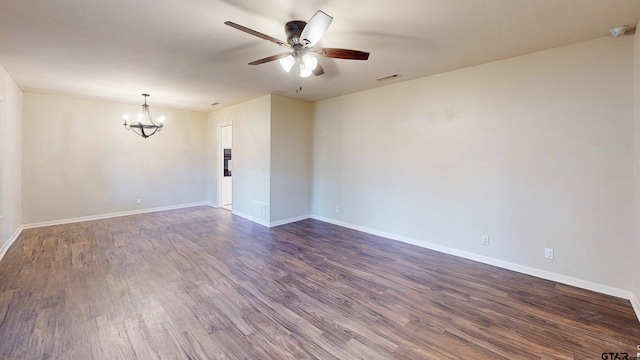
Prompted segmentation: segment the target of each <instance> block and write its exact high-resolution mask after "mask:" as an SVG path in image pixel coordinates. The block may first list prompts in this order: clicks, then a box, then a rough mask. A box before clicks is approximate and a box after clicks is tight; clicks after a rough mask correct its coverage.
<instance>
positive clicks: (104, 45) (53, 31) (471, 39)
mask: <svg viewBox="0 0 640 360" xmlns="http://www.w3.org/2000/svg"><path fill="white" fill-rule="evenodd" d="M318 9H321V10H323V11H324V12H326V13H328V14H329V15H331V16H333V17H334V20H333V23H332V25H331V27H330V28H329V31H328V32H327V33H326V34H325V36H324V37H323V39H322V40H321V42H320V43H319V44H318V46H323V47H337V48H350V49H356V50H363V51H368V52H370V53H371V56H370V58H369V60H368V61H353V60H335V59H328V58H321V59H320V63H321V64H322V66H323V67H324V69H325V75H322V76H319V77H313V76H312V77H310V78H307V79H302V82H301V85H302V86H303V91H302V92H299V93H296V92H295V88H296V85H298V84H297V82H296V80H295V77H294V76H293V75H292V74H287V73H285V72H284V71H283V70H282V69H281V68H280V66H279V64H278V62H277V61H275V62H271V63H267V64H263V65H258V66H249V65H247V63H249V62H251V61H253V60H257V59H260V58H263V57H266V56H269V55H274V54H278V53H281V52H283V51H282V50H283V48H281V47H279V46H277V45H276V44H273V43H270V42H267V41H265V40H261V39H259V38H256V37H253V36H251V35H248V34H246V33H243V32H241V31H238V30H236V29H233V28H231V27H228V26H226V25H224V22H225V21H226V20H230V21H233V22H236V23H239V24H241V25H244V26H247V27H250V28H253V29H255V30H257V31H260V32H263V33H265V34H268V35H270V36H273V37H276V38H279V39H282V40H285V41H286V36H285V35H284V30H283V26H284V23H286V22H287V21H289V20H294V19H295V20H305V21H306V20H308V19H309V18H310V17H311V16H312V15H313V14H314V13H315V11H316V10H318ZM639 17H640V1H639V0H350V1H345V0H261V1H258V0H136V1H131V0H108V1H100V0H58V1H53V0H2V1H0V64H1V65H2V66H3V67H4V68H5V69H6V70H7V72H8V73H9V74H10V75H11V76H12V77H13V79H14V80H15V81H16V82H17V83H18V85H19V86H20V88H21V89H23V90H24V91H27V92H36V93H46V94H66V95H72V96H86V97H90V98H99V99H107V100H116V101H122V102H128V103H140V102H141V101H142V98H141V96H140V94H141V93H142V92H149V93H150V94H151V98H150V99H149V103H150V104H151V105H152V106H153V105H162V106H167V107H174V108H181V109H190V110H196V111H206V112H208V111H212V110H214V109H217V108H220V107H224V106H228V105H231V104H234V103H238V102H242V101H245V100H248V99H252V98H255V97H258V96H261V95H264V94H268V93H274V94H281V95H284V96H289V97H293V98H300V99H306V100H314V101H315V100H320V99H325V98H329V97H334V96H338V95H343V94H347V93H351V92H356V91H360V90H364V89H370V88H374V87H378V86H384V85H388V84H390V83H393V82H399V81H406V80H410V79H415V78H419V77H424V76H427V75H432V74H436V73H441V72H445V71H449V70H453V69H459V68H463V67H468V66H472V65H477V64H481V63H486V62H490V61H493V60H498V59H504V58H509V57H513V56H517V55H522V54H527V53H531V52H535V51H539V50H543V49H548V48H553V47H558V46H562V45H566V44H570V43H575V42H579V41H583V40H589V39H594V38H598V37H602V36H607V35H608V30H609V29H610V28H612V27H614V26H617V25H622V24H628V25H634V24H635V23H636V22H637V20H638V18H639ZM396 73H397V74H398V75H399V77H398V78H397V79H394V80H390V81H388V82H382V83H381V82H378V81H376V79H377V78H379V77H383V76H386V75H390V74H396ZM213 102H219V103H220V105H218V106H211V105H209V104H211V103H213Z"/></svg>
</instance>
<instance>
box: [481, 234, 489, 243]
mask: <svg viewBox="0 0 640 360" xmlns="http://www.w3.org/2000/svg"><path fill="white" fill-rule="evenodd" d="M482 245H489V235H484V236H482Z"/></svg>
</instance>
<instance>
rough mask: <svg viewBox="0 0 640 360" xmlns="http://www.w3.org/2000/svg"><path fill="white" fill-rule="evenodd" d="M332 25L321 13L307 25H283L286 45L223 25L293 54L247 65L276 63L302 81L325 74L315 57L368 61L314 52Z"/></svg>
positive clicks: (363, 56)
mask: <svg viewBox="0 0 640 360" xmlns="http://www.w3.org/2000/svg"><path fill="white" fill-rule="evenodd" d="M332 21H333V18H332V17H331V16H329V15H327V14H326V13H324V12H323V11H321V10H318V11H317V12H316V13H315V14H314V15H313V16H312V17H311V19H309V22H304V21H300V20H294V21H289V22H287V23H286V24H285V25H284V32H285V34H286V35H287V41H286V42H285V41H282V40H278V39H276V38H274V37H271V36H269V35H266V34H263V33H261V32H258V31H255V30H253V29H250V28H248V27H245V26H242V25H239V24H236V23H234V22H231V21H226V22H225V24H226V25H228V26H230V27H232V28H235V29H237V30H240V31H243V32H245V33H247V34H250V35H253V36H256V37H259V38H261V39H263V40H267V41H270V42H272V43H275V44H278V45H280V46H282V47H286V48H289V49H290V50H292V51H291V52H289V53H283V54H278V55H272V56H268V57H266V58H262V59H259V60H256V61H253V62H250V63H249V65H260V64H264V63H267V62H270V61H274V60H279V62H280V66H282V68H283V69H284V71H286V72H294V73H295V74H296V76H300V77H303V78H305V77H309V76H311V75H312V74H313V75H315V76H319V75H322V74H324V69H323V68H322V66H321V65H320V64H319V63H318V59H317V58H316V56H324V57H327V58H334V59H348V60H367V59H369V53H368V52H365V51H358V50H351V49H334V48H314V46H315V45H316V44H317V43H318V41H320V39H321V38H322V36H323V35H324V34H325V32H327V30H328V29H329V26H330V25H331V22H332Z"/></svg>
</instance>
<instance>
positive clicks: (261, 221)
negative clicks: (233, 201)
mask: <svg viewBox="0 0 640 360" xmlns="http://www.w3.org/2000/svg"><path fill="white" fill-rule="evenodd" d="M231 213H232V214H233V215H238V216H240V217H241V218H244V219H247V220H249V221H253V222H254V223H257V224H260V225H262V226H264V227H269V223H268V222H267V221H266V220H262V219H258V218H257V217H255V216H251V215H249V214H245V213H243V212H240V211H238V210H233V209H232V210H231Z"/></svg>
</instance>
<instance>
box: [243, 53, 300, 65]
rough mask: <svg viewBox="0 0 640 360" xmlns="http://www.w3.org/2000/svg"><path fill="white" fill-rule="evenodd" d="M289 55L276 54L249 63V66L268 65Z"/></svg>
mask: <svg viewBox="0 0 640 360" xmlns="http://www.w3.org/2000/svg"><path fill="white" fill-rule="evenodd" d="M289 55H291V54H290V53H282V54H278V55H272V56H267V57H266V58H263V59H260V60H256V61H253V62H250V63H249V65H260V64H264V63H268V62H270V61H274V60H280V59H282V58H285V57H287V56H289Z"/></svg>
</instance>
